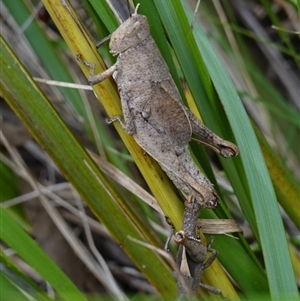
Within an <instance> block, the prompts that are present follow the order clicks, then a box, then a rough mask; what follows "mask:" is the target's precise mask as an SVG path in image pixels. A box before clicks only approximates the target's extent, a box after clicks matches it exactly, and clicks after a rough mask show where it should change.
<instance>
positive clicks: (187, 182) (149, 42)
mask: <svg viewBox="0 0 300 301" xmlns="http://www.w3.org/2000/svg"><path fill="white" fill-rule="evenodd" d="M137 9H138V6H137V7H136V9H135V12H134V14H133V15H132V16H131V17H130V18H129V19H127V20H126V21H125V22H123V23H122V24H121V25H120V26H119V28H117V30H116V31H114V32H113V33H112V35H111V36H110V44H109V47H110V52H111V53H112V54H113V55H117V56H118V58H117V62H116V63H115V64H114V65H112V66H111V67H110V68H108V69H107V70H106V71H104V72H102V73H100V74H98V75H95V74H94V65H93V64H91V63H88V62H83V63H84V64H85V65H87V66H89V67H90V77H89V83H90V84H91V85H95V84H97V83H99V82H101V81H103V80H105V79H106V78H108V77H109V76H112V75H113V74H114V73H115V72H116V77H115V80H116V83H117V86H118V90H119V93H120V97H121V104H122V111H123V116H124V121H123V120H122V118H121V117H120V116H115V117H113V118H111V119H109V120H108V122H109V123H111V122H114V121H118V122H120V124H121V126H122V127H123V128H124V130H125V131H126V132H127V133H128V134H129V135H133V137H134V139H135V141H136V142H137V143H138V145H139V146H140V147H141V148H142V149H143V150H144V151H145V152H146V153H148V154H149V155H150V156H152V157H153V158H154V159H155V160H156V161H157V162H158V163H159V165H160V166H161V168H162V169H163V170H164V171H165V172H166V173H167V175H168V176H169V178H170V179H171V180H172V181H173V182H174V184H175V186H176V187H177V188H178V189H180V190H181V191H182V192H183V193H184V195H186V196H188V195H192V196H194V197H195V198H196V199H197V201H198V202H199V204H201V206H203V207H205V208H215V207H216V206H217V204H218V196H217V194H216V193H215V191H214V189H213V185H212V184H211V183H210V181H209V180H208V179H207V178H206V177H205V176H204V175H203V174H202V172H201V171H200V170H199V168H198V166H197V165H196V164H195V163H194V161H193V159H192V157H191V155H190V153H189V150H188V144H189V141H190V140H191V139H192V138H191V137H192V134H193V133H194V134H195V135H198V136H199V137H200V142H201V143H203V144H205V145H207V146H209V147H211V148H212V149H213V150H215V151H217V152H218V153H219V154H220V155H222V156H223V157H225V158H228V157H232V156H236V155H237V154H238V148H237V147H236V145H234V144H233V143H231V142H229V141H226V140H223V139H221V138H220V137H218V136H217V135H216V134H214V133H213V132H212V131H211V130H210V129H208V128H207V127H206V126H205V125H204V124H203V123H201V122H200V121H199V120H198V119H197V118H196V117H195V116H194V115H193V113H192V112H191V111H189V109H188V108H187V107H185V106H184V105H183V103H182V101H181V97H180V94H179V91H178V89H177V87H176V85H175V83H174V81H173V79H172V77H171V74H170V72H169V69H168V66H167V65H166V63H165V61H164V59H163V58H162V56H161V53H160V52H159V50H158V48H157V46H156V44H155V41H154V40H153V38H152V37H151V34H150V29H149V24H148V21H147V18H146V16H143V15H139V14H138V13H137ZM107 39H109V38H106V39H105V40H107Z"/></svg>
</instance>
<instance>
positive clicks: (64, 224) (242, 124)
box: [0, 0, 300, 300]
mask: <svg viewBox="0 0 300 301" xmlns="http://www.w3.org/2000/svg"><path fill="white" fill-rule="evenodd" d="M112 2H114V3H113V6H110V5H109V3H107V2H106V1H100V0H99V1H95V0H85V1H75V0H74V1H71V3H69V2H67V1H60V0H43V1H42V2H40V1H34V0H32V1H29V0H14V1H9V0H3V1H2V2H1V56H0V58H1V86H0V89H1V90H0V91H1V96H2V99H1V136H0V138H1V139H0V141H1V162H0V164H1V165H0V166H1V168H0V175H1V177H0V179H1V180H0V192H1V193H0V200H1V202H2V206H1V207H0V210H1V211H0V212H1V215H0V216H1V230H0V238H1V269H0V273H1V293H0V294H1V298H2V300H50V299H54V300H111V299H113V300H115V299H116V300H128V299H130V300H143V299H145V300H150V299H153V300H159V299H160V298H163V299H165V300H173V299H174V298H175V296H176V283H175V280H174V278H173V275H172V273H171V270H172V269H171V267H170V262H169V261H168V260H166V259H165V258H164V257H163V256H162V255H161V254H158V253H157V251H156V250H154V249H151V248H150V247H149V246H150V245H151V246H155V247H157V248H159V249H162V248H163V245H164V242H165V240H166V236H167V234H168V232H169V230H170V226H169V225H167V224H166V222H165V219H164V215H166V216H168V218H169V219H170V220H171V222H172V223H173V224H174V226H175V228H176V229H177V230H179V229H180V227H181V221H182V213H183V198H182V196H181V195H180V193H179V192H178V191H177V190H176V189H175V187H174V186H173V185H172V183H171V182H170V181H169V180H168V178H167V177H166V176H165V174H164V173H163V172H162V171H161V170H160V168H159V166H158V164H157V163H156V162H155V161H154V160H152V159H151V158H150V157H149V156H146V155H145V154H144V153H143V151H142V150H141V149H140V148H139V147H138V146H137V145H136V143H135V142H134V140H133V138H132V137H129V136H128V135H127V134H126V133H125V132H124V131H123V130H122V129H121V128H120V126H119V125H118V124H115V129H116V130H115V129H114V126H108V125H107V124H106V123H105V118H106V117H107V116H114V115H118V114H121V109H120V101H119V98H118V93H117V89H116V86H115V84H114V82H113V80H112V79H110V80H106V81H104V82H103V83H101V84H99V85H96V86H95V87H94V92H95V95H96V96H97V98H98V99H99V101H97V98H96V97H95V95H94V94H93V93H92V92H91V91H84V90H82V88H80V89H70V88H65V87H64V88H62V87H57V86H52V85H49V84H47V83H39V82H36V81H35V80H34V79H33V78H32V77H34V78H43V79H50V80H56V81H59V82H68V83H81V84H82V83H83V84H84V83H85V84H86V83H87V80H86V78H85V77H86V76H88V74H89V70H88V68H86V67H85V66H83V65H81V64H78V62H77V61H76V54H77V53H80V54H81V55H82V57H83V58H84V59H86V60H87V61H91V62H95V64H96V66H97V72H101V71H103V70H105V69H106V65H105V64H104V62H103V61H102V59H101V58H103V60H104V61H105V63H106V64H107V65H110V64H112V63H113V62H114V60H115V58H114V57H112V56H111V55H110V54H109V51H108V45H107V43H106V44H104V45H103V46H101V48H100V49H99V53H98V52H97V51H96V49H95V46H94V45H95V44H96V42H98V41H99V40H100V39H102V38H104V37H106V36H107V35H108V34H109V33H110V32H112V31H114V30H115V29H116V28H117V27H118V24H119V22H118V21H117V19H116V14H115V13H114V12H118V13H119V14H120V16H121V18H122V19H126V18H127V17H128V7H127V4H126V3H125V2H122V1H119V2H118V1H112ZM133 2H134V5H137V3H140V4H141V6H140V9H139V13H140V14H144V15H146V16H147V18H148V21H149V24H150V27H151V33H152V36H153V37H154V39H155V40H156V42H157V45H158V47H159V48H160V50H161V52H162V54H163V56H164V58H165V60H166V62H167V63H168V65H169V68H170V71H171V74H172V76H173V78H174V80H175V82H176V84H177V85H178V88H179V89H180V92H181V94H182V97H183V99H184V102H185V103H186V105H188V106H189V108H190V109H191V110H192V111H193V112H194V113H195V114H196V115H197V116H198V117H199V118H201V119H202V120H203V121H204V123H205V124H207V125H208V126H209V127H210V128H211V129H212V130H214V131H215V132H216V133H217V134H218V135H219V136H221V137H222V138H224V139H227V140H231V141H234V142H236V143H237V145H238V146H239V149H240V155H239V156H238V157H237V158H234V159H229V160H224V159H222V158H219V157H218V156H217V155H215V154H212V153H211V152H209V151H208V150H205V149H204V147H203V146H201V145H197V144H195V143H191V152H192V154H193V157H194V158H195V161H196V162H197V164H199V166H200V168H201V169H202V170H203V171H204V172H205V174H206V175H207V176H208V178H209V179H210V180H211V182H212V183H214V185H215V188H216V190H217V192H218V194H219V196H220V199H221V203H220V206H219V207H218V209H216V210H215V211H211V210H202V212H201V216H200V217H201V218H203V219H216V218H220V219H227V218H233V219H235V220H236V221H237V222H238V223H239V225H240V227H241V228H242V229H243V234H241V233H236V234H232V236H228V235H215V241H214V244H213V248H215V249H216V250H218V252H219V256H218V261H216V262H215V263H214V264H213V265H212V266H211V267H210V268H209V269H207V270H206V271H205V273H204V275H203V278H202V281H203V282H204V283H207V284H210V285H212V286H214V287H217V288H219V289H221V290H222V292H223V294H224V295H225V296H227V297H228V298H229V299H230V300H243V299H253V300H259V299H261V300H263V299H264V300H293V299H295V300H296V299H298V297H299V295H298V286H299V273H300V263H299V226H300V216H299V215H300V210H299V208H300V207H299V202H300V195H299V177H300V175H299V170H300V169H299V127H300V122H299V109H300V102H299V95H300V94H299V92H300V91H299V86H300V80H299V7H300V4H299V1H298V2H296V1H266V0H260V1H236V0H230V1H217V0H214V1H202V2H201V4H200V8H199V10H198V13H197V16H196V21H195V24H194V28H193V31H191V28H190V24H191V23H192V19H193V10H194V8H195V6H196V1H189V2H188V3H187V2H186V1H178V0H173V1H172V0H170V1H159V0H151V1H150V0H148V1H146V0H140V1H133ZM113 7H114V8H113ZM80 69H81V70H80ZM82 71H83V72H82ZM83 74H84V75H83ZM99 102H100V103H99ZM86 149H89V150H91V151H93V153H96V154H97V155H93V154H91V153H90V152H89V153H88V152H87V151H86ZM91 155H92V157H91ZM152 195H153V196H154V197H155V199H154V198H153V196H152ZM156 200H157V203H158V204H159V206H158V205H157V203H156ZM145 202H147V203H148V204H149V203H150V204H154V206H156V207H155V208H156V210H154V209H152V208H151V207H150V206H149V205H148V204H147V203H145ZM213 223H214V221H212V225H213ZM207 238H209V237H207ZM133 239H135V241H134V240H133ZM203 239H205V238H203ZM136 240H138V241H140V242H145V243H147V244H148V247H146V246H145V245H141V244H140V243H138V242H137V241H136ZM171 254H172V255H173V256H174V255H175V254H176V247H175V246H172V247H171ZM225 271H226V272H225ZM199 298H202V299H219V298H220V297H216V296H213V295H208V293H207V292H205V291H203V290H200V291H199Z"/></svg>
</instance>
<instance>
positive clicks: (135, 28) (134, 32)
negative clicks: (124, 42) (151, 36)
mask: <svg viewBox="0 0 300 301" xmlns="http://www.w3.org/2000/svg"><path fill="white" fill-rule="evenodd" d="M140 28H141V22H140V21H136V22H134V24H133V27H132V30H131V31H130V32H129V33H128V34H127V37H129V38H132V37H134V36H136V35H137V34H138V32H139V31H140Z"/></svg>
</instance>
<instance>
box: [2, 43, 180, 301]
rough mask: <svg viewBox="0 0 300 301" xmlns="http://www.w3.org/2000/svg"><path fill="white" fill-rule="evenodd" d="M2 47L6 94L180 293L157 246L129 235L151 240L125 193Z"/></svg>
mask: <svg viewBox="0 0 300 301" xmlns="http://www.w3.org/2000/svg"><path fill="white" fill-rule="evenodd" d="M1 49H2V52H1V57H0V59H1V61H0V63H1V66H4V68H3V70H2V74H3V77H2V78H1V86H0V89H1V93H2V95H3V96H4V98H5V99H6V100H7V102H8V103H9V105H10V106H11V107H12V108H13V110H14V111H15V112H16V114H17V115H18V116H19V118H20V119H21V120H22V121H23V123H24V124H25V125H26V126H27V127H28V129H29V130H30V131H31V133H32V134H33V136H34V137H35V138H36V140H37V141H38V142H39V144H40V145H41V146H42V147H43V148H44V149H45V150H46V151H47V152H48V154H49V155H50V157H51V158H52V159H53V161H54V162H55V163H56V164H57V166H59V167H60V170H61V171H62V172H63V174H64V175H65V176H66V178H67V179H68V180H69V181H70V182H71V183H72V185H73V186H74V187H75V188H76V190H77V191H78V193H79V194H80V195H81V196H82V198H83V199H84V200H85V201H86V202H87V204H88V205H89V206H90V208H91V209H92V211H93V212H94V214H95V215H96V216H97V217H98V218H99V220H101V221H102V222H103V224H104V225H105V226H106V227H107V229H108V230H109V231H110V233H111V234H112V236H113V237H114V238H115V239H116V241H117V242H118V243H119V244H120V245H122V247H123V249H124V250H125V251H126V252H127V254H128V255H129V257H130V258H131V259H132V260H133V261H134V262H135V263H136V265H137V266H138V267H139V268H140V269H141V270H142V271H143V273H144V275H145V276H146V277H147V278H148V279H149V281H150V282H151V283H152V284H153V285H154V286H155V287H156V289H157V290H158V291H159V292H160V293H161V294H162V296H163V297H164V298H166V299H169V298H172V297H174V294H175V292H176V288H175V283H174V279H173V276H172V275H171V273H170V270H169V268H168V267H167V265H166V264H165V263H164V261H163V260H162V259H161V258H160V257H159V256H158V255H157V254H156V253H155V252H153V251H152V250H150V249H147V248H145V247H142V246H140V245H137V244H136V243H133V242H131V241H130V240H129V239H128V236H131V237H134V238H136V239H138V240H141V241H145V238H144V237H143V235H142V234H141V232H140V231H139V229H138V228H137V227H138V224H134V223H133V222H132V221H131V220H130V219H129V217H128V215H127V214H129V213H127V212H126V211H124V210H125V209H126V208H124V207H121V204H122V203H121V201H120V196H118V195H117V194H116V192H115V191H113V190H112V188H111V186H110V184H109V183H108V182H107V180H106V179H105V178H104V177H103V175H102V174H101V172H100V171H99V169H98V168H97V167H96V166H95V164H94V162H93V161H92V160H91V158H90V157H89V156H88V155H87V153H86V152H85V151H84V150H83V149H82V147H81V146H80V145H79V144H78V142H77V141H76V139H75V138H74V137H73V136H72V135H71V133H70V132H69V130H68V129H67V127H66V126H65V124H64V123H63V122H62V120H61V119H60V117H59V116H58V114H57V112H56V111H55V110H54V109H53V107H52V106H51V104H50V103H49V102H48V101H47V100H46V99H45V97H44V95H43V94H42V93H41V92H40V90H39V89H38V87H37V86H36V84H35V83H34V82H33V81H32V79H31V78H30V76H29V75H28V74H27V73H26V71H25V69H24V67H23V66H22V65H20V63H19V62H18V61H17V59H16V58H15V57H14V56H13V53H12V51H11V50H10V49H9V47H8V46H7V45H6V44H5V42H4V41H3V40H2V39H1Z"/></svg>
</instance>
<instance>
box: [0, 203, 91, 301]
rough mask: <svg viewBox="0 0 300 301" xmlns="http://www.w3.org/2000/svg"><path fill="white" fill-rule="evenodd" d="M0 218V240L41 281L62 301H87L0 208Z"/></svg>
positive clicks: (5, 211) (4, 210) (6, 212)
mask: <svg viewBox="0 0 300 301" xmlns="http://www.w3.org/2000/svg"><path fill="white" fill-rule="evenodd" d="M0 217H1V231H0V238H1V240H3V241H4V242H5V243H6V244H7V245H8V246H10V247H11V248H12V249H14V250H15V251H16V252H17V254H18V255H19V256H20V257H22V258H23V259H24V260H25V261H26V262H27V263H28V264H30V265H31V266H32V267H33V268H34V269H35V270H36V271H37V272H38V273H39V274H40V276H41V277H42V278H43V279H45V280H46V281H48V282H49V283H50V285H51V286H52V287H53V288H54V289H55V290H56V291H57V293H58V294H59V295H61V296H62V297H63V298H64V300H74V301H75V300H78V301H87V299H86V298H85V297H84V295H83V294H82V293H81V292H80V291H79V290H78V289H77V288H76V286H75V285H74V284H73V283H72V282H71V281H70V280H69V278H68V277H67V276H66V275H65V274H64V273H63V272H62V271H61V270H60V269H59V268H58V267H57V265H56V264H55V263H54V262H53V261H52V260H51V259H50V258H49V257H48V255H46V254H45V253H44V251H43V250H42V249H41V248H40V247H39V246H38V245H37V243H36V242H35V241H34V240H33V239H32V238H31V237H30V236H29V235H28V234H27V233H26V232H25V231H24V230H22V229H21V227H20V226H19V225H18V224H16V222H15V221H14V220H13V219H12V217H11V216H10V215H9V213H8V211H7V210H6V209H3V208H2V207H0ZM7 300H9V299H7ZM10 300H16V299H10ZM18 300H19V299H18Z"/></svg>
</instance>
